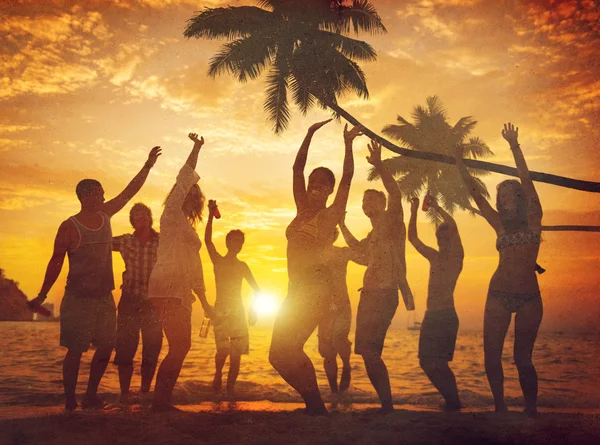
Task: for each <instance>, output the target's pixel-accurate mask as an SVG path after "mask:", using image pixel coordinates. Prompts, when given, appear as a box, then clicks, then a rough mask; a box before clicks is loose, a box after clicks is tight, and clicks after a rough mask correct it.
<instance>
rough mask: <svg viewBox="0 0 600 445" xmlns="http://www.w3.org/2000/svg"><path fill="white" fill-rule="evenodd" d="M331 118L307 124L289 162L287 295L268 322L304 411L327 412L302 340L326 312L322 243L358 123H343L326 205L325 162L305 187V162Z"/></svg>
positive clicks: (276, 360)
mask: <svg viewBox="0 0 600 445" xmlns="http://www.w3.org/2000/svg"><path fill="white" fill-rule="evenodd" d="M329 121H331V119H329V120H326V121H323V122H319V123H316V124H314V125H312V126H311V127H310V128H309V129H308V133H307V135H306V137H305V138H304V142H303V143H302V145H301V147H300V149H299V150H298V154H297V155H296V160H295V162H294V167H293V191H294V201H295V202H296V210H297V213H296V217H295V218H294V220H293V221H292V222H291V223H290V225H289V226H288V228H287V230H286V237H287V240H288V244H287V268H288V278H289V284H288V295H287V297H286V299H285V301H284V302H283V305H282V307H281V309H280V311H279V314H278V315H277V319H276V321H275V325H274V327H273V336H272V341H271V349H270V352H269V361H270V362H271V364H272V365H273V367H274V368H275V369H276V370H277V372H278V373H279V374H280V375H281V377H283V379H284V380H285V381H286V382H287V383H288V384H289V385H290V386H291V387H292V388H294V389H295V390H296V391H298V393H299V394H300V395H301V396H302V398H303V399H304V402H305V404H306V413H307V414H309V415H323V414H326V413H327V410H326V409H325V405H324V404H323V400H322V399H321V394H320V393H319V387H318V386H317V377H316V374H315V368H314V366H313V364H312V362H311V360H310V358H308V356H307V355H306V353H305V352H304V344H305V343H306V341H307V340H308V338H309V337H310V336H311V334H312V333H313V331H314V330H315V328H316V327H317V326H318V325H319V323H320V322H321V320H322V319H323V318H324V317H326V316H327V311H328V310H329V308H330V300H331V295H332V289H331V280H330V273H329V267H328V266H327V261H326V259H325V255H324V253H325V248H326V247H327V246H328V245H330V244H331V239H330V238H331V234H332V233H333V231H334V229H335V227H336V225H337V223H338V222H339V221H340V220H341V218H342V216H343V214H344V211H345V209H346V203H347V201H348V193H349V191H350V183H351V181H352V176H353V174H354V158H353V155H352V142H353V140H354V138H355V137H356V136H358V135H360V134H362V133H361V128H360V127H354V128H352V129H351V130H348V129H347V125H346V127H345V128H344V143H345V155H344V166H343V174H342V179H341V180H340V185H339V187H338V191H337V193H336V196H335V200H334V201H333V204H331V206H329V207H327V199H328V198H329V195H331V194H332V193H333V189H334V186H335V176H334V175H333V172H332V171H331V170H329V169H327V168H325V167H318V168H316V169H314V170H313V171H312V172H311V174H310V175H309V177H308V187H306V186H305V179H304V167H305V166H306V158H307V156H308V148H309V146H310V141H311V139H312V136H313V135H314V133H315V132H316V131H317V130H318V129H319V128H321V127H322V126H323V125H325V124H327V123H328V122H329Z"/></svg>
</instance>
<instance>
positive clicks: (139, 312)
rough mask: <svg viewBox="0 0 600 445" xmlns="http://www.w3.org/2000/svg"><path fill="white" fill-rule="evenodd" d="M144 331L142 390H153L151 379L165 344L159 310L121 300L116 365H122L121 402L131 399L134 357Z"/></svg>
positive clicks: (145, 304) (148, 305) (147, 305)
mask: <svg viewBox="0 0 600 445" xmlns="http://www.w3.org/2000/svg"><path fill="white" fill-rule="evenodd" d="M140 331H141V333H142V344H143V348H142V365H141V370H140V373H141V377H142V385H141V391H142V392H150V386H151V384H152V379H153V378H154V374H155V372H156V365H157V362H158V356H159V355H160V350H161V347H162V335H163V334H162V326H161V324H160V320H159V319H158V314H157V312H156V310H155V309H154V308H153V307H151V306H150V303H148V302H144V303H136V302H128V301H124V300H123V299H122V300H121V302H120V303H119V314H118V318H117V345H116V355H115V364H117V365H118V367H119V385H120V387H121V401H122V402H124V401H126V400H128V396H129V390H130V385H131V377H132V375H133V358H134V356H135V353H136V351H137V348H138V344H139V341H140Z"/></svg>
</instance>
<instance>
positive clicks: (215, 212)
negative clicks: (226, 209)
mask: <svg viewBox="0 0 600 445" xmlns="http://www.w3.org/2000/svg"><path fill="white" fill-rule="evenodd" d="M208 205H209V209H210V207H213V210H212V214H213V215H214V217H215V218H217V219H219V218H221V212H219V208H218V207H217V201H215V200H214V199H209V200H208Z"/></svg>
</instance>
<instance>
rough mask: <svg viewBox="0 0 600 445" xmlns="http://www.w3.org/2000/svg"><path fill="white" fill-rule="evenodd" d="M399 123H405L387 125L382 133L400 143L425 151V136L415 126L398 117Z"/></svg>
mask: <svg viewBox="0 0 600 445" xmlns="http://www.w3.org/2000/svg"><path fill="white" fill-rule="evenodd" d="M398 121H399V122H403V123H402V124H401V125H386V126H385V127H383V129H382V130H381V132H382V133H383V134H385V135H386V136H389V137H391V138H393V139H396V140H398V141H402V142H404V143H405V144H406V145H408V146H409V147H410V148H412V149H415V150H423V147H422V145H421V144H422V143H423V135H422V133H421V132H420V131H419V129H418V128H416V127H415V126H414V125H413V124H411V123H410V122H408V121H407V120H405V119H404V118H402V117H401V116H398Z"/></svg>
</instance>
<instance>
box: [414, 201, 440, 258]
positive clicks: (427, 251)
mask: <svg viewBox="0 0 600 445" xmlns="http://www.w3.org/2000/svg"><path fill="white" fill-rule="evenodd" d="M418 212H419V198H413V199H411V200H410V220H409V222H408V241H410V243H411V244H412V245H413V247H414V248H415V249H416V250H417V252H419V253H420V254H421V255H423V256H424V257H425V258H427V259H428V260H429V261H432V260H434V259H435V257H436V256H437V254H438V251H437V250H435V249H434V248H433V247H429V246H427V245H426V244H425V243H424V242H423V241H421V240H420V239H419V235H418V234H417V213H418Z"/></svg>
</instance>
